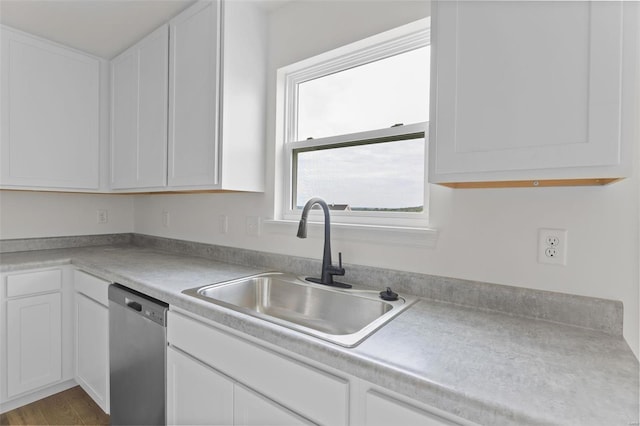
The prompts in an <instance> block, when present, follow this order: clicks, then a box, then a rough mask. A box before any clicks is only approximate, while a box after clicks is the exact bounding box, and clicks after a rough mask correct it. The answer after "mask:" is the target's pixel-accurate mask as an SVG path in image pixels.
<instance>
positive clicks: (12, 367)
mask: <svg viewBox="0 0 640 426" xmlns="http://www.w3.org/2000/svg"><path fill="white" fill-rule="evenodd" d="M61 323H62V312H61V295H60V293H51V294H44V295H40V296H31V297H25V298H21V299H13V300H8V301H7V367H8V368H7V395H8V396H9V397H12V396H15V395H18V394H21V393H23V392H27V391H30V390H34V389H37V388H39V387H42V386H45V385H48V384H51V383H55V382H57V381H59V380H60V379H61V378H62V325H61Z"/></svg>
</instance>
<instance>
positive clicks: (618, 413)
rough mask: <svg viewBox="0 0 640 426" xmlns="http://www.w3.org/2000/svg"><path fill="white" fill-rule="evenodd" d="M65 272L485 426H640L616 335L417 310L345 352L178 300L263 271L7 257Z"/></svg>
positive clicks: (154, 255)
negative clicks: (111, 284)
mask: <svg viewBox="0 0 640 426" xmlns="http://www.w3.org/2000/svg"><path fill="white" fill-rule="evenodd" d="M68 263H73V264H74V265H75V266H77V267H79V268H82V269H83V270H85V271H87V272H89V273H93V274H95V275H98V276H100V277H102V278H105V279H106V280H109V281H116V282H119V283H121V284H123V285H126V286H129V287H131V288H133V289H135V290H138V291H141V292H143V293H146V294H149V295H150V296H153V297H156V298H158V299H161V300H164V301H166V302H167V303H169V304H170V305H173V306H177V307H180V308H182V309H186V310H188V311H191V312H193V313H195V314H198V315H201V316H203V317H206V318H208V319H211V320H214V321H217V322H219V323H221V324H223V325H225V326H228V327H231V328H234V329H236V330H238V331H241V332H244V333H247V334H249V335H251V336H254V337H256V338H259V339H262V340H264V341H266V342H269V343H271V344H274V345H277V346H279V347H282V348H283V349H286V350H289V351H292V352H294V353H297V354H299V355H302V356H305V357H308V358H310V359H313V360H315V361H318V362H321V363H323V364H326V365H328V366H331V367H334V368H337V369H339V370H343V371H346V372H348V373H349V374H352V375H355V376H357V377H360V378H362V379H365V380H368V381H370V382H372V383H374V384H377V385H380V386H383V387H385V388H387V389H390V390H392V391H396V392H398V393H401V394H404V395H406V396H408V397H411V398H414V399H416V400H419V401H422V402H424V403H426V404H429V405H431V406H434V407H437V408H439V409H442V410H444V411H447V412H450V413H452V414H455V415H458V416H460V417H463V418H466V419H469V420H471V421H474V422H477V423H480V424H487V425H498V424H517V425H526V424H531V425H534V424H561V425H624V426H629V425H633V424H635V425H637V424H638V412H639V365H638V361H637V359H636V358H635V357H634V355H633V353H632V352H631V350H630V349H629V347H628V345H627V344H626V342H625V341H624V339H623V338H622V337H620V336H617V335H613V334H607V333H604V332H601V331H594V330H590V329H585V328H580V327H575V326H569V325H564V324H556V323H552V322H547V321H541V320H534V319H529V318H522V317H518V316H513V315H507V314H502V313H496V312H487V311H482V310H477V309H472V308H468V307H461V306H457V305H453V304H448V303H442V302H435V301H431V300H428V299H421V300H420V301H419V302H417V303H416V304H415V305H413V306H412V307H411V308H409V309H408V310H407V311H405V312H404V313H402V314H401V315H399V316H398V317H396V318H395V319H394V320H393V321H391V322H390V323H388V324H387V325H386V326H384V327H383V328H381V329H380V330H378V331H377V332H375V333H374V334H373V335H372V336H370V337H369V338H368V339H367V340H365V341H364V342H363V343H361V344H360V345H358V346H357V347H355V348H352V349H347V348H342V347H339V346H336V345H333V344H331V343H326V342H324V341H321V340H319V339H316V338H313V337H310V336H307V335H304V334H301V333H298V332H295V331H291V330H289V329H286V328H283V327H280V326H278V325H275V324H271V323H267V322H265V321H261V320H258V319H255V318H253V317H250V316H247V315H243V314H240V313H236V312H233V311H230V310H227V309H225V308H222V307H218V306H215V305H213V304H209V303H206V302H203V301H200V300H196V299H194V298H192V297H190V296H186V295H183V294H182V293H181V292H182V291H183V290H185V289H188V288H192V287H196V286H200V285H205V284H210V283H216V282H221V281H225V280H229V279H234V278H239V277H243V276H248V275H253V274H256V273H260V272H265V269H264V268H254V267H246V266H239V265H234V264H230V263H223V262H217V261H213V260H209V259H205V258H200V257H192V256H184V255H180V254H176V253H173V252H166V251H161V250H157V249H151V248H144V247H139V246H132V245H121V246H118V245H113V246H103V247H82V248H68V249H54V250H37V251H29V252H14V253H4V254H2V255H1V258H0V271H1V272H11V271H20V270H24V269H31V268H43V267H51V266H56V265H63V264H68Z"/></svg>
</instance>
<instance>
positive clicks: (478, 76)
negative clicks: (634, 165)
mask: <svg viewBox="0 0 640 426" xmlns="http://www.w3.org/2000/svg"><path fill="white" fill-rule="evenodd" d="M632 3H634V2H618V1H615V2H587V1H576V2H569V1H567V2H526V1H518V2H491V1H446V2H443V1H441V2H435V4H434V8H433V17H432V23H433V28H432V43H433V46H432V49H433V59H434V60H433V64H432V86H433V87H432V90H431V93H432V100H431V101H432V108H431V111H432V115H431V125H430V152H429V156H430V167H429V169H430V170H429V174H430V176H429V177H430V182H433V183H443V184H450V186H454V187H455V186H462V187H464V186H469V187H473V186H482V184H479V182H494V184H495V185H496V186H500V185H501V184H499V183H497V184H496V183H495V182H502V185H506V186H508V185H511V184H515V183H513V182H512V181H525V182H524V183H522V185H529V184H533V182H526V181H533V180H535V181H539V185H541V186H542V185H545V184H603V183H607V182H609V181H611V180H615V179H616V178H620V177H625V176H627V175H628V174H629V173H630V164H631V153H632V145H631V141H632V140H633V139H634V136H633V132H634V129H633V127H634V123H635V117H637V112H635V113H634V108H636V107H634V102H635V100H634V97H637V96H638V95H637V90H638V80H639V79H640V77H638V76H639V75H640V73H639V72H638V70H637V69H635V70H634V67H636V60H635V57H636V55H637V49H638V46H637V45H638V38H637V32H636V31H637V25H638V21H639V16H638V5H636V4H632ZM557 180H559V181H557Z"/></svg>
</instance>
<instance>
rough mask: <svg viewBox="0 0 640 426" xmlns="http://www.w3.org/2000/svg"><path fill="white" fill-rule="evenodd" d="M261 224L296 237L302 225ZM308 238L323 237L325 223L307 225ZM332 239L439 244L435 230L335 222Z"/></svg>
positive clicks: (287, 222) (272, 221)
mask: <svg viewBox="0 0 640 426" xmlns="http://www.w3.org/2000/svg"><path fill="white" fill-rule="evenodd" d="M262 223H263V229H264V230H265V231H266V232H269V233H272V234H286V235H292V236H295V235H296V233H297V232H298V223H299V222H298V221H297V220H276V219H266V220H264V221H263V222H262ZM307 235H308V236H309V237H312V238H323V236H324V224H323V223H321V222H308V223H307ZM331 238H332V239H336V240H344V241H357V242H364V243H373V244H385V245H387V244H393V245H402V246H411V247H420V248H435V247H436V243H437V241H438V231H437V230H436V229H432V228H412V227H403V226H380V225H356V224H347V223H332V224H331Z"/></svg>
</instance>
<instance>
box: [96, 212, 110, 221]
mask: <svg viewBox="0 0 640 426" xmlns="http://www.w3.org/2000/svg"><path fill="white" fill-rule="evenodd" d="M96 213H97V217H96V221H97V222H98V223H100V224H102V223H107V222H109V211H108V210H98V211H97V212H96Z"/></svg>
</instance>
